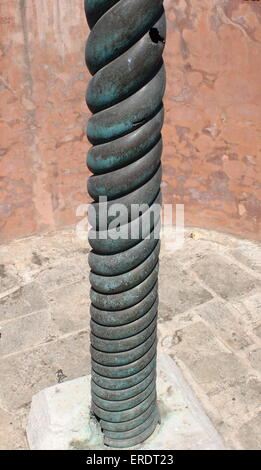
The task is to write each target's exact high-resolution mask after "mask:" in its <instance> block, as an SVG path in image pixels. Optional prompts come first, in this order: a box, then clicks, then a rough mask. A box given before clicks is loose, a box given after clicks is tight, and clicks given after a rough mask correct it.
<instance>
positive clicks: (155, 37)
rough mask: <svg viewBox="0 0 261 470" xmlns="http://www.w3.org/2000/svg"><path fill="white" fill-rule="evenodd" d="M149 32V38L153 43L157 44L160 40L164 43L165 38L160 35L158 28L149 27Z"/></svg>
mask: <svg viewBox="0 0 261 470" xmlns="http://www.w3.org/2000/svg"><path fill="white" fill-rule="evenodd" d="M149 34H150V39H151V40H152V42H154V43H155V44H158V43H159V42H162V43H163V44H165V38H163V37H162V36H161V35H160V33H159V30H158V29H157V28H151V29H150V33H149Z"/></svg>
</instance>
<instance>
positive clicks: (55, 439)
mask: <svg viewBox="0 0 261 470" xmlns="http://www.w3.org/2000/svg"><path fill="white" fill-rule="evenodd" d="M157 373H158V379H157V393H158V405H159V409H160V414H161V425H160V426H158V427H157V429H156V430H155V432H154V433H153V435H152V436H151V437H150V438H149V439H148V440H147V441H146V442H144V443H143V444H141V445H139V446H137V447H136V448H132V449H141V450H143V449H144V450H145V449H153V450H160V449H162V450H165V449H168V450H200V449H202V450H215V449H217V450H223V449H225V447H224V444H223V441H222V439H221V437H220V436H219V434H218V433H217V431H216V430H215V428H214V427H213V425H212V423H211V421H210V420H209V418H208V417H207V415H206V414H205V412H204V410H203V409H202V406H201V405H200V403H199V402H198V400H197V398H196V396H195V394H194V392H192V390H191V388H190V387H189V385H188V384H187V382H186V380H185V379H184V377H183V375H182V373H181V372H180V370H179V368H178V367H177V365H176V364H175V362H174V361H173V360H172V359H171V358H170V357H169V356H168V355H165V354H160V355H159V356H158V366H157ZM90 380H91V378H90V376H87V377H80V378H78V379H75V380H71V381H68V382H64V383H61V384H58V385H54V386H52V387H49V388H46V389H44V390H42V391H41V392H39V393H37V394H36V395H34V397H33V400H32V405H31V410H30V414H29V420H28V426H27V438H28V442H29V446H30V449H31V450H63V449H68V450H69V449H72V450H73V449H76V450H77V449H95V450H98V449H108V447H104V445H103V435H102V433H101V431H100V428H99V425H98V423H97V422H96V420H95V419H93V418H92V417H90V405H91V397H90Z"/></svg>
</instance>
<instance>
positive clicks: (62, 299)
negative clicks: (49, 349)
mask: <svg viewBox="0 0 261 470" xmlns="http://www.w3.org/2000/svg"><path fill="white" fill-rule="evenodd" d="M47 298H48V300H49V305H50V309H51V312H52V318H53V321H54V323H55V325H56V326H57V328H58V329H59V331H60V333H70V332H72V331H76V330H81V329H84V328H88V327H89V308H90V299H89V287H88V284H87V282H81V283H76V284H70V285H68V286H64V287H61V288H60V289H56V290H54V291H52V292H50V293H49V294H48V297H47Z"/></svg>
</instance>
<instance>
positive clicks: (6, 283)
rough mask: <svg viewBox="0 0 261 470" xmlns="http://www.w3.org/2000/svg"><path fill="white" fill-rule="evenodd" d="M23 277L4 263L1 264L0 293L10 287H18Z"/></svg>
mask: <svg viewBox="0 0 261 470" xmlns="http://www.w3.org/2000/svg"><path fill="white" fill-rule="evenodd" d="M20 281H21V279H20V278H19V276H17V275H16V274H14V273H11V272H10V270H9V269H8V268H7V267H6V265H4V264H0V294H2V293H3V292H5V291H6V290H8V289H13V288H14V287H16V286H17V285H18V284H19V282H20Z"/></svg>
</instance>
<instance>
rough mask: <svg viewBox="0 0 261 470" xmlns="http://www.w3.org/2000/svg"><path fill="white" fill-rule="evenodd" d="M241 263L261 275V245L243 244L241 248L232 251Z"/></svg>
mask: <svg viewBox="0 0 261 470" xmlns="http://www.w3.org/2000/svg"><path fill="white" fill-rule="evenodd" d="M230 253H231V255H232V256H233V257H234V258H235V259H236V260H237V261H240V263H242V264H245V265H246V266H247V267H248V268H250V269H253V270H254V271H257V272H259V273H260V274H261V245H260V244H258V243H256V244H255V243H251V242H248V241H246V242H241V243H240V246H239V247H237V248H234V249H233V250H231V251H230Z"/></svg>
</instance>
